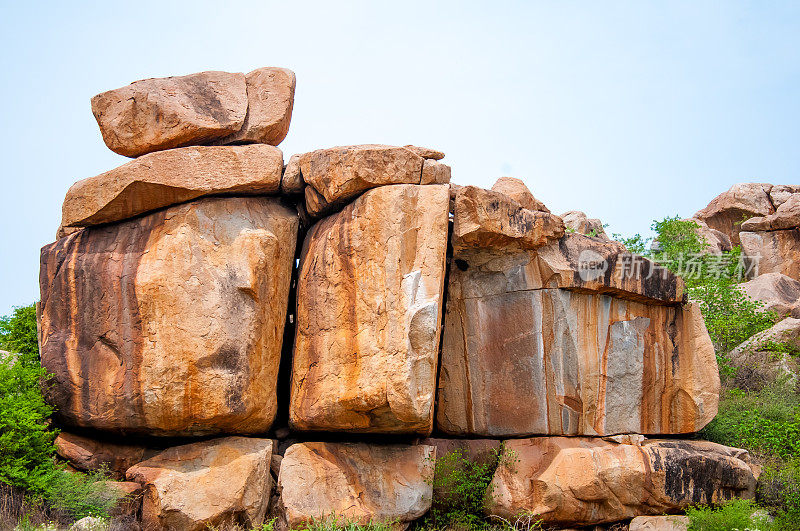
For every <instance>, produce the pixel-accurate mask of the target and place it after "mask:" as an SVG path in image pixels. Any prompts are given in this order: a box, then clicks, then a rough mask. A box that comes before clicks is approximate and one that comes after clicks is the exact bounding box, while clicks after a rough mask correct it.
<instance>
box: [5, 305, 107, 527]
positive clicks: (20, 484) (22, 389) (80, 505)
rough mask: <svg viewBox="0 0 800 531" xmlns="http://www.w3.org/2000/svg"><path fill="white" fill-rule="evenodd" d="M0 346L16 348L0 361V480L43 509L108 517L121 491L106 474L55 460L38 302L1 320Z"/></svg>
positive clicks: (61, 513) (46, 511)
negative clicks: (41, 355)
mask: <svg viewBox="0 0 800 531" xmlns="http://www.w3.org/2000/svg"><path fill="white" fill-rule="evenodd" d="M0 349H2V350H7V351H9V352H13V353H14V355H12V356H7V357H6V358H5V359H2V360H0V484H5V485H8V486H10V487H15V488H16V489H17V490H16V491H15V497H13V499H17V498H18V496H19V495H18V492H24V497H25V504H27V505H28V506H30V507H32V508H35V507H40V509H41V510H40V511H39V512H43V513H48V512H52V513H54V514H56V513H57V514H59V515H69V516H70V517H72V518H82V517H84V516H101V517H107V516H108V512H109V510H110V509H111V508H113V507H114V506H115V505H116V504H117V502H118V501H119V496H118V495H117V494H116V493H115V492H113V491H109V490H108V488H107V487H106V485H105V483H103V481H104V480H105V479H106V475H105V474H103V473H102V472H98V473H95V474H88V475H87V474H81V473H77V472H68V471H67V470H66V469H65V467H64V466H63V465H60V464H58V463H57V462H56V459H55V446H54V444H53V441H54V440H55V438H56V435H58V431H57V430H55V429H53V428H52V427H51V426H50V423H49V417H50V415H51V414H52V412H53V409H52V408H51V407H50V406H49V405H48V404H47V403H46V402H45V399H44V396H43V395H42V386H44V385H47V381H48V379H49V375H48V374H47V371H45V370H44V369H43V368H42V366H41V364H40V362H39V348H38V343H37V339H36V309H35V306H34V305H30V306H23V307H20V308H16V309H15V310H14V312H13V313H12V314H11V315H10V316H7V317H3V318H2V319H0ZM2 494H3V495H4V496H10V495H11V494H10V491H8V490H6V491H3V493H2ZM12 501H13V500H12ZM0 503H3V504H4V505H6V506H7V505H9V504H10V503H12V502H10V501H9V500H4V501H0ZM13 503H14V504H15V505H16V506H18V505H19V504H20V502H19V501H15V502H13ZM32 510H39V509H32ZM25 514H27V513H24V514H22V515H20V518H22V517H24V515H25Z"/></svg>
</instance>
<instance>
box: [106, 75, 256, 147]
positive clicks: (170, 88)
mask: <svg viewBox="0 0 800 531" xmlns="http://www.w3.org/2000/svg"><path fill="white" fill-rule="evenodd" d="M92 113H94V117H95V118H96V119H97V124H98V125H99V126H100V132H101V133H102V134H103V140H104V141H105V143H106V145H107V146H108V147H109V149H111V150H112V151H114V152H115V153H119V154H120V155H124V156H126V157H138V156H139V155H144V154H145V153H150V152H152V151H158V150H162V149H170V148H175V147H181V146H188V145H198V144H205V143H207V142H209V141H211V140H214V139H218V138H222V137H225V136H227V135H229V134H231V133H234V132H236V131H239V130H240V129H241V128H242V125H243V124H244V121H245V116H246V115H247V87H246V82H245V76H244V75H243V74H231V73H228V72H200V73H197V74H190V75H188V76H179V77H167V78H160V79H144V80H142V81H135V82H133V83H131V84H130V85H128V86H125V87H122V88H118V89H115V90H109V91H108V92H103V93H102V94H98V95H97V96H95V97H94V98H92Z"/></svg>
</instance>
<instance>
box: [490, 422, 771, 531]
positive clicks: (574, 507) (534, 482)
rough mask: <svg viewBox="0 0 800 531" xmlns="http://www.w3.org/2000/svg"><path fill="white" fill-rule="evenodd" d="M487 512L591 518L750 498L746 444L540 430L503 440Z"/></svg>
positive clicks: (584, 521)
mask: <svg viewBox="0 0 800 531" xmlns="http://www.w3.org/2000/svg"><path fill="white" fill-rule="evenodd" d="M504 447H505V451H506V452H509V453H510V455H511V456H513V459H504V460H503V461H501V464H500V466H499V467H498V469H497V471H496V472H495V475H494V478H493V479H492V490H491V497H490V498H489V499H488V500H487V512H488V513H489V514H492V515H496V516H500V517H503V518H507V519H509V518H510V519H513V518H514V517H516V516H517V515H518V514H519V513H521V512H523V511H526V512H531V513H533V514H534V515H535V516H536V517H537V518H540V519H541V520H542V521H543V522H544V523H545V524H554V525H562V526H565V525H591V524H600V523H607V522H616V521H619V520H624V519H627V518H632V517H634V516H638V515H659V514H664V513H672V512H679V511H680V510H682V509H684V508H686V507H688V506H690V505H696V504H712V503H714V504H715V503H721V502H724V501H726V500H730V499H732V498H745V499H752V498H754V496H755V488H756V478H755V477H754V475H753V472H752V470H751V468H750V466H749V464H748V461H749V456H748V455H747V452H745V451H743V450H738V449H735V448H729V447H727V446H722V445H719V444H714V443H709V442H705V441H680V440H651V441H645V442H643V443H642V444H641V445H631V444H617V443H614V442H610V441H605V440H601V439H590V438H574V437H540V438H535V439H515V440H508V441H505V443H504Z"/></svg>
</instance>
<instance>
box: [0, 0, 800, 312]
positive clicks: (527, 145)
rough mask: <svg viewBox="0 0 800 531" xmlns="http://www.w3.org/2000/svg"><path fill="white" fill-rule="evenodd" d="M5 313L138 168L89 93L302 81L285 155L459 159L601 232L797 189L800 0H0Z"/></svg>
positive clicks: (476, 175) (469, 174)
mask: <svg viewBox="0 0 800 531" xmlns="http://www.w3.org/2000/svg"><path fill="white" fill-rule="evenodd" d="M0 6H2V7H1V8H0V42H1V43H2V50H3V51H2V56H1V58H0V61H2V69H0V72H2V77H3V82H2V84H0V95H2V100H1V101H2V102H3V111H4V117H5V120H4V123H5V125H4V126H3V127H2V128H0V150H2V154H3V157H2V159H3V166H2V181H3V182H2V192H0V256H2V260H0V315H2V314H5V313H8V311H10V309H11V307H12V306H15V305H21V304H27V303H30V302H32V301H34V300H37V299H38V297H39V289H38V267H39V249H40V247H41V246H42V245H44V244H47V243H49V242H51V241H53V239H54V235H55V231H56V228H57V227H58V224H59V220H60V212H61V202H62V200H63V198H64V194H65V193H66V191H67V189H68V188H69V186H70V185H71V184H72V183H73V182H74V181H76V180H79V179H83V178H85V177H90V176H92V175H96V174H98V173H101V172H103V171H106V170H108V169H111V168H113V167H115V166H118V165H120V164H122V163H124V162H125V161H126V160H127V159H124V158H123V157H120V156H118V155H115V154H114V153H112V152H111V151H109V150H108V149H107V148H106V147H105V145H104V144H103V141H102V139H101V137H100V132H99V129H98V128H97V125H96V123H95V121H94V118H93V116H92V114H91V111H90V108H89V99H90V98H91V97H92V96H93V95H94V94H97V93H98V92H102V91H104V90H108V89H112V88H117V87H120V86H122V85H125V84H127V83H129V82H131V81H134V80H137V79H142V78H147V77H162V76H170V75H182V74H189V73H192V72H198V71H202V70H226V71H231V72H248V71H250V70H252V69H254V68H257V67H260V66H283V67H287V68H291V69H292V70H294V71H295V72H296V74H297V93H296V97H295V107H294V116H293V119H292V126H291V129H290V131H289V136H288V137H287V139H286V140H285V141H284V142H283V144H282V145H281V146H280V147H281V148H282V149H283V151H284V154H285V158H286V159H288V157H289V155H291V154H293V153H301V152H305V151H310V150H312V149H316V148H323V147H330V146H335V145H346V144H358V143H386V144H399V145H404V144H409V143H413V144H418V145H424V146H430V147H434V148H437V149H440V150H442V151H444V152H445V153H446V154H447V157H446V159H445V162H448V163H449V164H450V165H451V166H452V168H453V180H454V181H455V182H458V183H461V184H476V185H480V186H484V187H490V186H491V184H492V183H493V182H494V180H495V179H496V178H497V177H499V176H501V175H512V176H516V177H520V178H522V179H524V180H525V181H526V182H527V184H528V186H529V187H530V188H531V190H532V191H533V193H534V195H536V197H537V198H539V199H541V200H542V201H544V202H545V203H546V204H547V205H548V206H549V207H550V209H551V210H553V211H554V212H556V213H561V212H563V211H566V210H583V211H585V212H587V213H588V214H589V215H590V216H592V217H599V218H601V219H602V220H603V221H604V222H606V223H609V224H610V227H609V229H608V231H609V232H621V233H625V234H630V233H634V232H642V231H647V230H648V228H649V225H650V222H651V221H652V220H653V219H661V218H663V217H665V216H667V215H675V214H679V215H681V216H687V217H688V216H690V215H691V214H692V213H694V212H695V211H697V210H698V209H700V208H702V207H703V206H704V205H705V204H707V203H708V201H709V200H711V199H712V198H713V197H714V196H715V195H717V194H719V193H720V192H722V191H724V190H726V189H727V188H728V187H729V186H730V185H731V184H733V183H736V182H746V181H759V182H771V183H782V184H797V183H800V149H799V148H798V141H799V140H800V134H798V133H800V2H781V1H770V2H763V1H752V2H743V1H733V0H728V1H719V2H705V1H696V0H693V1H667V2H664V1H643V0H635V1H630V2H614V1H603V2H597V1H588V0H587V1H583V2H573V1H555V0H554V1H527V2H412V1H405V2H379V1H374V0H373V1H370V2H346V1H339V2H337V1H323V2H308V3H306V2H292V1H285V0H284V1H281V2H266V1H261V2H239V1H230V2H224V1H219V0H217V1H213V2H212V1H209V2H205V1H198V0H195V1H191V2H172V1H168V0H161V1H159V2H148V1H143V0H140V1H137V2H134V3H130V2H112V1H104V2H96V3H94V2H92V3H90V2H79V1H73V2H55V1H53V2H11V1H9V0H0Z"/></svg>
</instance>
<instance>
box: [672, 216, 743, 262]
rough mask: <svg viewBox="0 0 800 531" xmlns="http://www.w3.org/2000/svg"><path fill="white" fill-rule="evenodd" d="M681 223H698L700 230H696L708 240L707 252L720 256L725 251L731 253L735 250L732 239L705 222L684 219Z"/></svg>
mask: <svg viewBox="0 0 800 531" xmlns="http://www.w3.org/2000/svg"><path fill="white" fill-rule="evenodd" d="M681 221H693V222H695V223H697V225H698V228H697V229H696V230H695V232H697V235H698V236H700V237H701V238H704V239H705V240H706V244H708V246H707V247H706V252H707V253H710V254H714V255H718V256H719V255H720V254H722V253H723V252H725V251H730V250H731V249H732V248H733V244H731V239H730V238H729V237H728V236H727V235H726V234H723V233H722V232H720V231H718V230H715V229H712V228H711V227H709V226H708V224H706V222H705V221H702V220H699V219H684V220H681Z"/></svg>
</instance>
